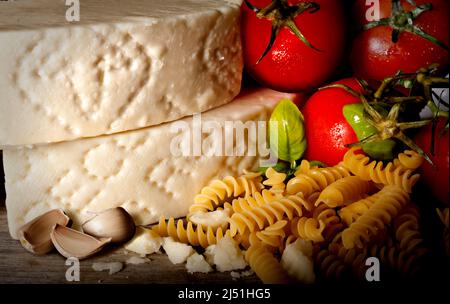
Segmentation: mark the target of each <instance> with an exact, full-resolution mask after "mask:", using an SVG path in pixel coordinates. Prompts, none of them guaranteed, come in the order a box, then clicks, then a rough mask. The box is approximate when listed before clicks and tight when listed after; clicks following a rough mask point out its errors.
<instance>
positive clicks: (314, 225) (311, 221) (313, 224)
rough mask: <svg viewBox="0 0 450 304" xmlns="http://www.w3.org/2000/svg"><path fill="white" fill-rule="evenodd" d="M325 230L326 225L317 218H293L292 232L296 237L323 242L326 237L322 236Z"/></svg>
mask: <svg viewBox="0 0 450 304" xmlns="http://www.w3.org/2000/svg"><path fill="white" fill-rule="evenodd" d="M324 229H325V223H324V222H323V221H322V220H317V219H315V218H307V217H300V218H293V219H292V220H291V232H292V234H293V235H294V236H296V237H298V238H301V239H303V240H308V241H313V242H322V241H324V237H323V235H322V233H323V231H324Z"/></svg>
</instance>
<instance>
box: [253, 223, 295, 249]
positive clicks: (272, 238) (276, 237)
mask: <svg viewBox="0 0 450 304" xmlns="http://www.w3.org/2000/svg"><path fill="white" fill-rule="evenodd" d="M287 224H288V222H287V221H286V220H281V221H278V222H276V223H275V224H273V225H270V226H269V227H267V228H266V229H264V230H262V231H258V232H256V237H257V238H258V239H259V240H260V241H261V242H262V243H263V244H264V245H267V246H271V247H275V248H280V249H281V248H283V246H284V242H283V240H284V238H285V237H286V231H285V227H286V226H287Z"/></svg>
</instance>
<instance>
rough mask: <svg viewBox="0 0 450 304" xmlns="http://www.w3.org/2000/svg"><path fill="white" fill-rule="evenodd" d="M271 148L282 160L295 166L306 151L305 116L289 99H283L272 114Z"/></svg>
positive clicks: (270, 128)
mask: <svg viewBox="0 0 450 304" xmlns="http://www.w3.org/2000/svg"><path fill="white" fill-rule="evenodd" d="M269 135H270V148H271V149H272V151H273V152H274V153H275V155H277V157H278V158H279V159H281V160H284V161H287V162H289V163H291V164H295V161H296V160H298V159H300V158H301V157H302V156H303V154H304V152H305V150H306V137H305V127H304V124H303V115H302V113H301V112H300V110H299V109H298V108H297V106H296V105H295V104H294V103H293V102H292V101H291V100H289V99H282V100H281V101H280V102H279V103H278V105H277V106H276V107H275V109H274V110H273V112H272V116H271V117H270V126H269Z"/></svg>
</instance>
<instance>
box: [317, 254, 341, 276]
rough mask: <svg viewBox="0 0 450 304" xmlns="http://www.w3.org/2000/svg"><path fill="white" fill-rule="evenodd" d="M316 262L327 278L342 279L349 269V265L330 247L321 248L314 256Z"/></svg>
mask: <svg viewBox="0 0 450 304" xmlns="http://www.w3.org/2000/svg"><path fill="white" fill-rule="evenodd" d="M314 263H315V265H316V268H318V269H319V270H320V272H321V273H322V274H323V275H324V277H325V278H327V279H342V278H343V277H344V276H345V275H346V273H347V270H348V267H347V265H345V264H344V263H343V262H342V260H341V259H340V258H339V257H338V256H337V255H335V254H333V253H332V252H330V250H328V249H322V250H320V251H319V252H318V253H317V254H316V255H315V257H314Z"/></svg>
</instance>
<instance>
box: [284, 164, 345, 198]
mask: <svg viewBox="0 0 450 304" xmlns="http://www.w3.org/2000/svg"><path fill="white" fill-rule="evenodd" d="M299 170H300V169H299ZM297 172H299V171H297ZM302 172H304V173H298V174H297V175H296V176H295V177H293V178H292V179H290V180H289V181H288V183H287V185H286V192H287V193H288V194H296V193H298V192H301V193H303V195H304V196H305V197H308V196H309V195H311V194H312V193H314V192H316V191H322V190H323V189H324V188H325V187H326V186H328V185H330V184H332V183H334V182H335V181H337V180H338V179H341V178H343V177H346V176H350V172H349V171H348V170H347V169H346V168H345V167H344V166H342V165H340V164H339V165H337V166H335V167H329V168H313V169H308V170H306V169H303V170H302Z"/></svg>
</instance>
